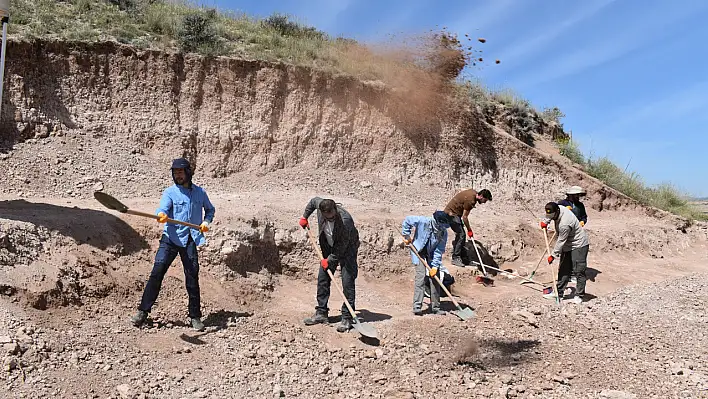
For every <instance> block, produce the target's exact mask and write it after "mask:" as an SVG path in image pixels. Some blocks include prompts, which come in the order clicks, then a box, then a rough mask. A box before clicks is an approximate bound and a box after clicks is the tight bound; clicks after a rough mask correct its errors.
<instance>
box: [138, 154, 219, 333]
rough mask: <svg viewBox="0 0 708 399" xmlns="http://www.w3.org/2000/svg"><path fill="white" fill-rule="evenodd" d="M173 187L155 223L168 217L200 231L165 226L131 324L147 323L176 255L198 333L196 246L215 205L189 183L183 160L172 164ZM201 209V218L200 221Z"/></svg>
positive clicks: (164, 195) (164, 197)
mask: <svg viewBox="0 0 708 399" xmlns="http://www.w3.org/2000/svg"><path fill="white" fill-rule="evenodd" d="M172 180H173V181H174V182H175V184H174V185H173V186H170V187H168V188H167V189H166V190H165V191H164V192H163V193H162V199H161V200H160V207H159V208H157V216H158V217H159V219H158V222H160V223H165V222H166V221H167V219H168V218H170V219H175V220H180V221H183V222H189V223H192V224H196V225H199V226H200V227H199V230H197V229H193V228H191V227H187V226H183V225H178V224H173V223H166V224H165V228H164V230H163V232H162V237H161V238H160V248H159V249H158V250H157V255H156V256H155V264H154V266H153V268H152V272H150V278H149V279H148V281H147V284H146V285H145V291H144V292H143V297H142V300H141V301H140V306H138V313H137V314H136V315H135V316H133V318H132V322H133V325H134V326H136V327H139V326H141V325H142V324H143V323H144V322H145V320H147V316H148V313H149V312H150V310H151V309H152V306H153V305H154V304H155V301H156V300H157V295H158V294H159V293H160V287H161V286H162V279H163V278H164V277H165V274H166V273H167V269H168V268H169V267H170V265H171V264H172V262H173V261H174V260H175V258H176V257H177V255H178V254H179V256H180V258H181V259H182V265H183V266H184V279H185V285H186V287H187V295H188V296H189V318H190V319H191V322H192V327H193V328H194V329H195V330H197V331H202V330H203V329H204V323H202V320H201V318H202V312H201V306H200V298H199V259H198V256H197V246H199V245H202V244H204V242H205V241H206V240H205V238H204V233H205V232H207V231H209V223H211V222H212V220H214V211H215V209H214V205H212V204H211V201H209V197H208V196H207V193H206V191H205V190H204V189H203V188H201V187H199V186H197V185H196V184H193V183H192V167H191V165H190V164H189V161H187V160H186V159H184V158H178V159H175V160H174V161H172ZM202 209H203V210H204V219H202Z"/></svg>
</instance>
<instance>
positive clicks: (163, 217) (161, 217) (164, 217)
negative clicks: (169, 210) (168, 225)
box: [157, 212, 167, 223]
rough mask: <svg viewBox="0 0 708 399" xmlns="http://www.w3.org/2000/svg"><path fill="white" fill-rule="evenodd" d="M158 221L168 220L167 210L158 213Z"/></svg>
mask: <svg viewBox="0 0 708 399" xmlns="http://www.w3.org/2000/svg"><path fill="white" fill-rule="evenodd" d="M157 222H158V223H165V222H167V214H166V213H165V212H160V213H158V214H157Z"/></svg>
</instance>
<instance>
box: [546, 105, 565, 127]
mask: <svg viewBox="0 0 708 399" xmlns="http://www.w3.org/2000/svg"><path fill="white" fill-rule="evenodd" d="M541 118H543V119H544V120H545V121H546V122H548V123H551V122H553V123H557V124H558V125H559V126H560V127H561V128H563V123H562V122H561V119H563V118H565V114H564V113H563V111H561V110H560V109H558V107H553V108H544V109H543V111H542V112H541Z"/></svg>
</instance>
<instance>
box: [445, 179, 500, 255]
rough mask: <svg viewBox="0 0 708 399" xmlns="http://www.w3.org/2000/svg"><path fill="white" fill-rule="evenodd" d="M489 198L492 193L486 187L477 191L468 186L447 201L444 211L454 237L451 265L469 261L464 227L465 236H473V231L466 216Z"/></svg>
mask: <svg viewBox="0 0 708 399" xmlns="http://www.w3.org/2000/svg"><path fill="white" fill-rule="evenodd" d="M491 200H492V193H491V192H490V191H489V190H487V189H486V188H485V189H483V190H481V191H480V192H479V193H477V192H476V191H475V190H473V189H471V188H470V189H467V190H462V191H460V192H459V193H457V194H455V196H454V197H452V199H451V200H450V202H448V203H447V206H446V207H445V213H447V214H448V215H450V217H451V220H450V228H451V229H452V231H454V232H455V239H454V240H453V241H452V264H453V265H455V266H460V267H464V266H465V265H466V264H468V263H469V258H468V256H467V252H466V251H465V241H466V240H465V227H466V228H467V237H469V238H473V237H474V233H473V232H472V228H471V227H470V221H469V219H468V216H469V214H470V211H471V210H472V208H474V207H475V205H476V204H477V203H480V204H484V203H485V202H487V201H491Z"/></svg>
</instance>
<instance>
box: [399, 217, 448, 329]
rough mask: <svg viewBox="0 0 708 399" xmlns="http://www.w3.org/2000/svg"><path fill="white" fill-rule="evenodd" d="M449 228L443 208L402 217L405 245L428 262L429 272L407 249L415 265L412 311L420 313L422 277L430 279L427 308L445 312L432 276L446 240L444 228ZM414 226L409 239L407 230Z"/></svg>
mask: <svg viewBox="0 0 708 399" xmlns="http://www.w3.org/2000/svg"><path fill="white" fill-rule="evenodd" d="M449 227H450V216H449V215H448V214H447V213H445V212H443V211H436V212H435V213H433V217H429V216H407V217H406V218H405V219H404V220H403V225H402V229H401V233H402V234H403V242H404V243H405V244H406V245H413V247H414V248H415V249H416V251H418V254H420V256H421V257H422V258H423V259H424V260H425V261H426V263H428V266H430V271H429V272H428V271H427V270H426V269H425V265H424V264H423V263H422V262H420V260H419V259H418V257H417V256H415V254H414V253H413V251H412V250H411V251H410V252H411V259H412V261H413V264H414V265H415V286H414V289H413V314H414V315H416V316H421V315H422V314H423V310H422V307H423V297H424V296H425V276H426V275H428V276H429V277H431V278H430V279H429V281H430V310H431V313H433V314H438V315H442V314H445V313H447V312H445V311H444V310H441V309H440V286H438V285H437V284H434V281H435V280H434V279H433V277H434V276H436V275H437V276H438V278H439V277H440V274H439V269H440V267H441V266H442V257H443V253H445V244H446V243H447V229H448V228H449ZM413 228H414V229H415V232H414V233H413V237H412V238H411V229H413Z"/></svg>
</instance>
